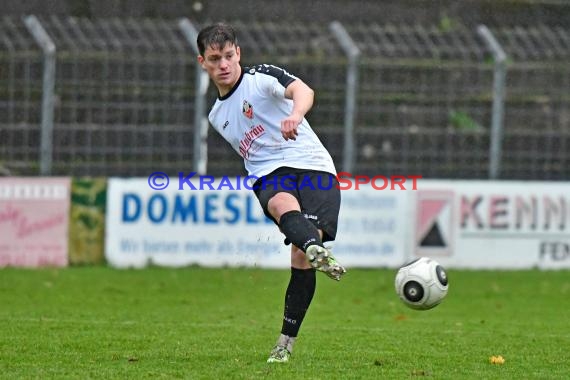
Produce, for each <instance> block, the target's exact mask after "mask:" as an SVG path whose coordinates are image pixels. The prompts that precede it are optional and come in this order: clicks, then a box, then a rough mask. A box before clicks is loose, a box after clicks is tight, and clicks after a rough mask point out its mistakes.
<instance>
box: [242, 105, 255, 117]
mask: <svg viewBox="0 0 570 380" xmlns="http://www.w3.org/2000/svg"><path fill="white" fill-rule="evenodd" d="M241 110H242V112H243V114H244V115H245V117H247V118H248V119H253V106H252V105H251V104H249V102H248V101H247V100H244V101H243V106H242V108H241Z"/></svg>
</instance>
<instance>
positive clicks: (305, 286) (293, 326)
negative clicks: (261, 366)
mask: <svg viewBox="0 0 570 380" xmlns="http://www.w3.org/2000/svg"><path fill="white" fill-rule="evenodd" d="M315 286H316V276H315V270H314V269H313V268H312V267H311V266H310V264H309V263H308V262H307V258H306V256H305V253H304V252H303V251H302V250H300V249H299V248H297V247H295V246H294V245H292V246H291V277H290V279H289V285H288V286H287V291H286V292H285V308H284V311H283V325H282V327H281V335H280V336H279V338H278V339H277V342H276V344H275V347H274V348H273V350H272V351H271V354H270V355H269V359H267V362H268V363H285V362H287V361H289V358H290V356H291V353H292V352H293V345H294V344H295V340H296V339H297V334H298V333H299V329H300V328H301V324H302V323H303V319H304V318H305V314H306V313H307V309H308V308H309V305H310V304H311V301H312V299H313V295H314V294H315Z"/></svg>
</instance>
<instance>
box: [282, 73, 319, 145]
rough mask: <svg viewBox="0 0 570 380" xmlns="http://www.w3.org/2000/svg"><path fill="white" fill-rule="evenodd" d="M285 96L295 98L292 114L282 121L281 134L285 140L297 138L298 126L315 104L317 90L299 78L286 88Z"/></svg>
mask: <svg viewBox="0 0 570 380" xmlns="http://www.w3.org/2000/svg"><path fill="white" fill-rule="evenodd" d="M285 97H286V98H287V99H291V100H293V109H292V111H291V114H290V115H289V116H288V117H286V118H285V119H283V120H282V121H281V135H282V136H283V138H284V139H285V140H296V139H297V135H298V134H299V132H298V131H297V128H298V127H299V124H301V122H302V121H303V118H304V117H305V115H306V114H307V112H309V110H310V109H311V107H312V106H313V101H314V99H315V92H314V91H313V90H312V89H311V88H310V87H309V86H308V85H307V84H306V83H305V82H303V81H302V80H301V79H299V78H297V79H295V80H294V81H293V82H291V83H289V85H288V86H287V87H286V88H285Z"/></svg>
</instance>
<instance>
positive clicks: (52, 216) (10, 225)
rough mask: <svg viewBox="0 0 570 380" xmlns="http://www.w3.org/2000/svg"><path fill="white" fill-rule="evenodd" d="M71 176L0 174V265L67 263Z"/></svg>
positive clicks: (29, 265) (60, 265)
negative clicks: (2, 176)
mask: <svg viewBox="0 0 570 380" xmlns="http://www.w3.org/2000/svg"><path fill="white" fill-rule="evenodd" d="M70 186H71V181H70V179H69V178H54V177H37V178H32V177H6V178H0V267H6V266H16V267H42V266H56V267H63V266H66V265H67V263H68V227H69V205H70V195H69V193H70Z"/></svg>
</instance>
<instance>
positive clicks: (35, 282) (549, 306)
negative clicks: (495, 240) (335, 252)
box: [0, 267, 570, 379]
mask: <svg viewBox="0 0 570 380" xmlns="http://www.w3.org/2000/svg"><path fill="white" fill-rule="evenodd" d="M394 274H395V271H393V270H358V269H352V270H351V271H350V272H349V274H348V275H347V276H346V277H345V278H344V279H343V280H342V281H341V282H340V283H336V282H334V281H332V280H329V279H328V278H326V277H325V276H324V275H322V274H320V273H319V274H318V280H317V292H316V294H315V298H314V300H313V304H312V308H311V309H310V310H309V313H308V315H307V317H306V319H305V322H304V325H303V328H302V329H301V334H300V337H299V339H298V342H297V345H296V347H295V351H294V352H293V358H292V361H291V362H289V363H287V364H284V365H283V364H281V365H279V364H272V365H269V364H266V363H265V360H266V358H267V354H268V353H269V351H270V349H271V348H272V346H273V343H274V342H275V339H276V338H277V336H278V333H279V330H280V326H281V315H282V304H283V293H284V289H285V287H286V285H287V282H288V276H289V274H288V271H285V270H261V269H203V268H202V269H200V268H185V269H163V268H150V269H146V270H113V269H110V268H105V267H80V268H69V269H57V270H56V269H42V270H22V269H2V270H0V305H1V306H0V378H2V379H89V378H98V379H145V378H147V379H151V378H152V379H154V378H163V379H172V378H187V379H259V378H274V379H293V378H295V379H410V378H433V379H568V378H569V376H570V272H568V271H553V272H540V271H512V272H509V271H507V272H475V271H456V270H449V271H448V274H449V278H450V291H449V294H448V297H447V299H446V300H445V301H444V303H442V304H441V305H440V306H438V307H437V308H435V309H433V310H431V311H424V312H422V311H414V310H411V309H408V308H406V307H405V306H404V305H403V304H401V303H400V301H399V300H398V299H397V297H396V295H395V293H394V290H393V277H394ZM492 355H501V356H503V357H504V358H505V363H504V364H503V365H497V364H490V363H489V357H490V356H492Z"/></svg>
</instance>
